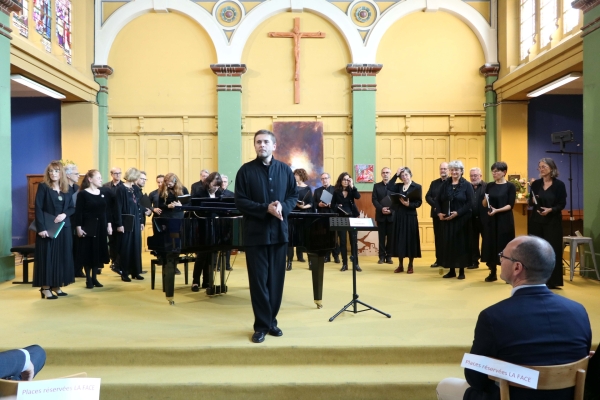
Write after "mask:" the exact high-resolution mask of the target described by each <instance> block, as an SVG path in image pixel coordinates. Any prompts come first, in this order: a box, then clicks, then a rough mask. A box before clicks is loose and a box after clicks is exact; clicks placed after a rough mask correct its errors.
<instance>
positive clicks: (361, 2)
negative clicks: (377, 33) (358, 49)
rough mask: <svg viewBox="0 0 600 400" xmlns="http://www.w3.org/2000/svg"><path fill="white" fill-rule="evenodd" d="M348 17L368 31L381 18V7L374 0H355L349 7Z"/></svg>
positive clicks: (361, 28)
mask: <svg viewBox="0 0 600 400" xmlns="http://www.w3.org/2000/svg"><path fill="white" fill-rule="evenodd" d="M347 14H348V17H350V19H351V20H352V22H354V25H356V27H357V28H358V30H361V31H368V30H369V29H371V28H372V27H373V24H375V21H377V19H379V14H380V13H379V7H378V6H377V4H376V3H375V1H373V0H354V1H353V2H352V3H350V6H349V7H348V12H347Z"/></svg>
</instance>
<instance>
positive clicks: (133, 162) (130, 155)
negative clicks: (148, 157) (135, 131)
mask: <svg viewBox="0 0 600 400" xmlns="http://www.w3.org/2000/svg"><path fill="white" fill-rule="evenodd" d="M108 158H109V168H113V167H120V168H121V170H122V171H123V174H124V173H125V171H127V169H128V168H131V167H136V168H139V167H140V138H139V136H138V135H114V136H113V135H109V136H108ZM103 178H104V181H105V182H108V181H109V179H110V177H103Z"/></svg>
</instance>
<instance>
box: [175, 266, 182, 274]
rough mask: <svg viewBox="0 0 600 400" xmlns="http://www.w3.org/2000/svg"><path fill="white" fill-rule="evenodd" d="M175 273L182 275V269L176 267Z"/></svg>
mask: <svg viewBox="0 0 600 400" xmlns="http://www.w3.org/2000/svg"><path fill="white" fill-rule="evenodd" d="M175 275H181V271H180V270H179V268H177V267H175Z"/></svg>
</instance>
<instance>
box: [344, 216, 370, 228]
mask: <svg viewBox="0 0 600 400" xmlns="http://www.w3.org/2000/svg"><path fill="white" fill-rule="evenodd" d="M348 219H349V220H350V226H352V227H355V228H357V227H367V228H372V227H373V219H371V218H348Z"/></svg>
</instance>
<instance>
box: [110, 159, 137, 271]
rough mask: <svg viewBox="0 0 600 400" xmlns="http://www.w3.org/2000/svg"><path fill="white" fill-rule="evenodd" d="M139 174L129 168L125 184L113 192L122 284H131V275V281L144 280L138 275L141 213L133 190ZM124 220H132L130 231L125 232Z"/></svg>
mask: <svg viewBox="0 0 600 400" xmlns="http://www.w3.org/2000/svg"><path fill="white" fill-rule="evenodd" d="M140 174H141V173H140V171H139V170H138V169H137V168H129V169H128V170H127V171H126V172H125V176H124V178H125V182H123V184H122V185H119V186H118V187H117V190H116V192H115V203H116V207H115V210H114V224H115V226H116V227H117V233H116V235H117V252H118V254H119V255H118V257H119V265H120V266H121V280H122V281H124V282H131V279H130V278H129V276H128V275H131V277H132V278H133V279H138V280H143V279H144V278H143V277H142V276H141V275H140V273H141V272H142V230H143V229H144V225H143V223H142V216H143V211H142V208H141V207H140V199H139V198H138V197H139V196H137V195H136V191H135V189H134V188H133V185H134V184H135V182H136V181H137V180H138V179H139V177H140ZM124 216H125V217H124ZM125 219H130V220H131V219H133V224H132V227H131V230H127V231H126V230H125V226H124V223H125V222H124V221H125Z"/></svg>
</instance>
